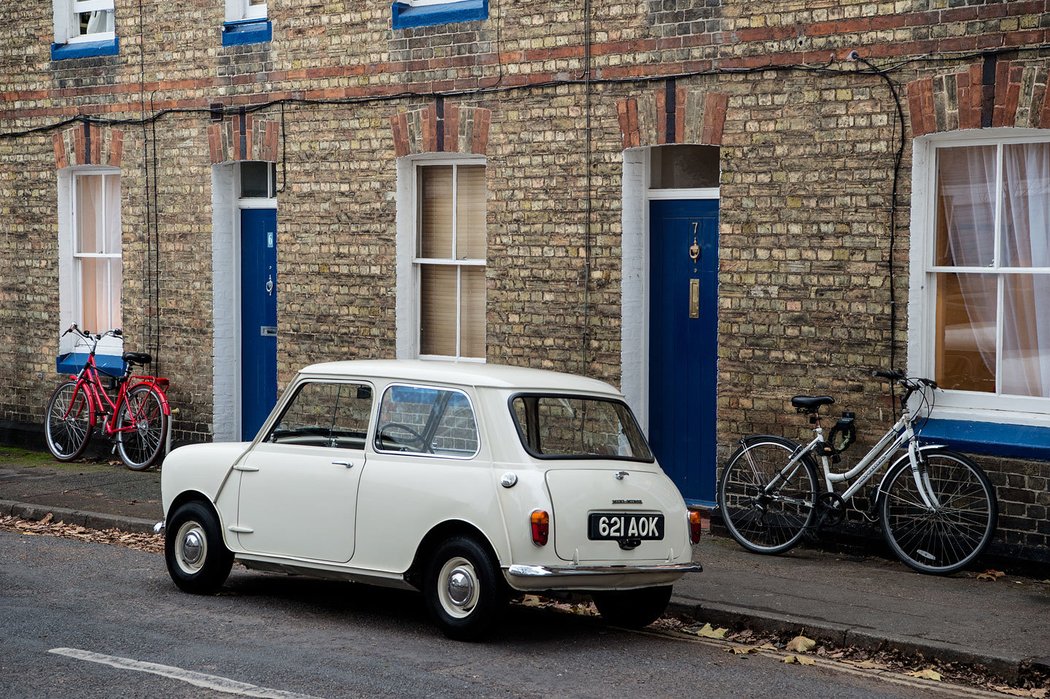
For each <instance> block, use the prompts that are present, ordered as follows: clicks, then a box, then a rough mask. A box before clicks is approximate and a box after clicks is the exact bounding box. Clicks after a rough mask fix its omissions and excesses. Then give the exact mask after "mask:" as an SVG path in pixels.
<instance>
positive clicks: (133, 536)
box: [0, 512, 164, 553]
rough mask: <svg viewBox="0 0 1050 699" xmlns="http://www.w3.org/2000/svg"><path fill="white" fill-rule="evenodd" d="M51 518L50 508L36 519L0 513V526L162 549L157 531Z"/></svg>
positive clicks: (32, 533)
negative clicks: (95, 526) (84, 524)
mask: <svg viewBox="0 0 1050 699" xmlns="http://www.w3.org/2000/svg"><path fill="white" fill-rule="evenodd" d="M54 519H55V518H54V516H53V515H52V514H51V513H50V512H49V513H48V514H47V515H45V516H44V518H43V519H41V520H40V521H37V522H33V521H29V520H25V519H19V518H18V517H11V516H3V517H0V529H8V530H10V531H17V532H20V533H21V534H23V535H26V536H56V537H59V538H62V539H75V540H77V541H90V542H93V543H96V544H116V545H118V546H126V547H128V548H130V549H135V550H138V551H148V552H150V553H163V551H164V539H163V537H162V536H160V535H159V534H139V533H134V532H124V531H121V530H119V529H103V530H99V529H88V528H87V527H82V526H80V525H78V524H66V523H65V522H56V521H54Z"/></svg>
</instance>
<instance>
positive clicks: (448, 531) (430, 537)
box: [405, 519, 500, 589]
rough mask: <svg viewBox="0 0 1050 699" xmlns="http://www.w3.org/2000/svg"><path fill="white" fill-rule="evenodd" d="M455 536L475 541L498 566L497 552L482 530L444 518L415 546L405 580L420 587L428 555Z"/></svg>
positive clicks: (466, 523)
mask: <svg viewBox="0 0 1050 699" xmlns="http://www.w3.org/2000/svg"><path fill="white" fill-rule="evenodd" d="M456 536H464V537H469V538H471V539H474V540H475V541H477V542H478V543H479V544H480V545H481V546H482V547H483V548H484V549H485V551H486V552H487V553H488V554H489V555H490V556H491V557H492V560H493V562H494V563H495V564H496V567H497V568H499V567H500V559H499V554H498V553H497V552H496V548H495V547H494V546H493V545H492V542H491V541H490V540H489V538H488V537H487V536H486V535H485V533H484V532H482V531H481V530H480V529H479V528H478V527H476V526H475V525H473V524H471V523H470V522H465V521H463V520H456V519H454V520H446V521H444V522H442V523H440V524H438V525H435V526H434V527H432V528H431V529H430V531H428V532H427V533H426V535H425V536H424V537H423V539H422V540H421V541H420V542H419V546H417V547H416V554H415V556H414V557H413V559H412V565H411V566H410V567H409V569H408V571H407V572H406V573H405V581H406V582H408V583H409V584H410V585H412V586H413V587H415V588H417V589H422V587H423V585H422V583H423V574H424V571H425V570H426V566H427V562H428V561H429V559H430V556H431V555H432V554H433V552H434V550H435V549H436V548H437V547H438V546H439V545H440V544H441V542H443V541H447V540H448V539H451V538H453V537H456Z"/></svg>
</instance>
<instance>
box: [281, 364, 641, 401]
mask: <svg viewBox="0 0 1050 699" xmlns="http://www.w3.org/2000/svg"><path fill="white" fill-rule="evenodd" d="M299 373H300V375H312V376H328V377H330V376H339V377H343V376H355V377H361V378H366V377H369V376H374V377H377V378H385V379H394V380H397V381H426V382H432V383H451V384H460V385H467V386H484V387H490V388H512V389H521V390H553V391H567V392H586V393H603V394H606V395H609V394H611V395H615V396H617V397H619V396H620V392H619V391H617V390H616V389H615V388H613V387H612V386H611V385H609V384H607V383H605V382H604V381H598V380H597V379H590V378H587V377H584V376H576V375H575V374H565V373H562V372H557V371H547V370H545V369H531V368H528V367H515V366H507V365H503V364H482V363H480V362H442V361H423V360H417V359H375V360H347V361H340V362H323V363H320V364H311V365H310V366H308V367H304V368H303V369H302V370H301V371H300V372H299Z"/></svg>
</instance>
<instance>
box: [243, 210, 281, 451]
mask: <svg viewBox="0 0 1050 699" xmlns="http://www.w3.org/2000/svg"><path fill="white" fill-rule="evenodd" d="M276 402H277V211H276V210H274V209H245V210H242V211H241V437H242V439H245V440H249V439H253V438H254V437H255V434H256V432H258V431H259V427H260V426H262V423H263V421H264V420H265V419H266V417H267V416H268V415H269V414H270V410H271V409H272V408H273V406H274V404H275V403H276Z"/></svg>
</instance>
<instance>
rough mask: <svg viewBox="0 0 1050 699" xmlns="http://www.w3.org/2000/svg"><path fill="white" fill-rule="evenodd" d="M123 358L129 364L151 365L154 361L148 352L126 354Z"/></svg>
mask: <svg viewBox="0 0 1050 699" xmlns="http://www.w3.org/2000/svg"><path fill="white" fill-rule="evenodd" d="M123 357H124V361H125V362H127V363H128V364H149V363H150V362H152V361H153V357H151V356H150V355H149V354H147V353H146V352H125V353H124V354H123Z"/></svg>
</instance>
